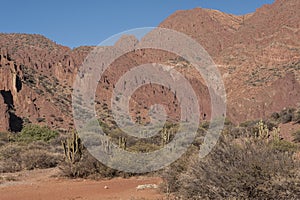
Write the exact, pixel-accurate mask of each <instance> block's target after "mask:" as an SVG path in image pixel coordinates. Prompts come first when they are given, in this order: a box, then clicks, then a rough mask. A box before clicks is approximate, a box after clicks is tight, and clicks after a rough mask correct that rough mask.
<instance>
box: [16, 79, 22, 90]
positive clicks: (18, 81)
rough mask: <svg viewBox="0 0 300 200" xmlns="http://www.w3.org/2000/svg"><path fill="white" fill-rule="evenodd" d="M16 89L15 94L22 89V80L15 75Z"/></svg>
mask: <svg viewBox="0 0 300 200" xmlns="http://www.w3.org/2000/svg"><path fill="white" fill-rule="evenodd" d="M16 89H17V92H20V90H21V89H22V80H21V78H20V77H19V76H18V75H16Z"/></svg>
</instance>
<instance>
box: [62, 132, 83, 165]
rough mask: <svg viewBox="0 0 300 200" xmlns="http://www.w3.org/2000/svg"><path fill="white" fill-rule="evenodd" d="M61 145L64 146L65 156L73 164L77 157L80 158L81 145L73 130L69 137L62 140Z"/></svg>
mask: <svg viewBox="0 0 300 200" xmlns="http://www.w3.org/2000/svg"><path fill="white" fill-rule="evenodd" d="M62 146H63V148H64V153H65V157H66V159H67V160H68V161H69V162H70V163H72V164H74V163H75V162H76V160H77V159H78V158H81V155H82V148H83V146H82V144H81V140H80V138H79V137H78V134H77V133H76V132H75V131H73V132H72V137H71V138H68V139H67V140H65V141H62Z"/></svg>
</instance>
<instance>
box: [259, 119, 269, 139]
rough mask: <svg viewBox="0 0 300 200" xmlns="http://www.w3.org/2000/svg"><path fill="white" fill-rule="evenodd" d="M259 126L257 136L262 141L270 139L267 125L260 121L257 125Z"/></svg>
mask: <svg viewBox="0 0 300 200" xmlns="http://www.w3.org/2000/svg"><path fill="white" fill-rule="evenodd" d="M257 126H258V133H256V136H257V137H258V138H260V139H265V138H268V137H269V136H270V135H269V128H268V126H267V125H266V124H264V122H263V121H262V120H260V121H259V122H258V123H257Z"/></svg>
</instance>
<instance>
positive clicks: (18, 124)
mask: <svg viewBox="0 0 300 200" xmlns="http://www.w3.org/2000/svg"><path fill="white" fill-rule="evenodd" d="M0 94H1V96H2V97H3V99H4V103H5V104H6V105H7V111H6V112H7V113H8V115H9V119H8V123H9V131H12V132H20V131H21V130H22V127H23V119H22V118H20V117H18V116H17V115H16V114H15V113H14V100H13V96H12V94H11V91H10V90H8V91H5V90H1V91H0Z"/></svg>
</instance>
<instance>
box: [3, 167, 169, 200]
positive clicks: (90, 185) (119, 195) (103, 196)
mask: <svg viewBox="0 0 300 200" xmlns="http://www.w3.org/2000/svg"><path fill="white" fill-rule="evenodd" d="M56 173H57V170H56V169H47V170H35V171H25V172H20V173H14V174H0V178H1V179H3V180H4V181H2V183H1V182H0V199H1V200H19V199H22V200H109V199H119V200H121V199H122V200H138V199H153V200H158V199H164V196H163V195H162V194H161V193H160V192H159V189H145V190H137V189H136V187H137V186H138V185H143V184H160V183H161V182H162V180H161V179H160V178H157V177H134V178H129V179H123V178H115V179H111V180H100V181H95V180H82V179H80V180H78V179H77V180H71V179H63V178H55V177H53V175H55V174H56ZM1 179H0V180H1ZM11 179H15V181H7V180H11ZM106 186H107V187H108V189H105V187H106Z"/></svg>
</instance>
